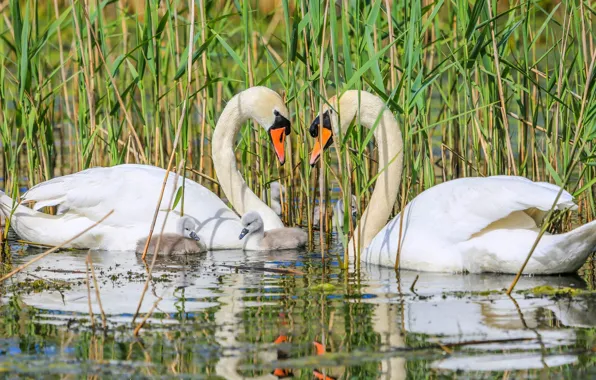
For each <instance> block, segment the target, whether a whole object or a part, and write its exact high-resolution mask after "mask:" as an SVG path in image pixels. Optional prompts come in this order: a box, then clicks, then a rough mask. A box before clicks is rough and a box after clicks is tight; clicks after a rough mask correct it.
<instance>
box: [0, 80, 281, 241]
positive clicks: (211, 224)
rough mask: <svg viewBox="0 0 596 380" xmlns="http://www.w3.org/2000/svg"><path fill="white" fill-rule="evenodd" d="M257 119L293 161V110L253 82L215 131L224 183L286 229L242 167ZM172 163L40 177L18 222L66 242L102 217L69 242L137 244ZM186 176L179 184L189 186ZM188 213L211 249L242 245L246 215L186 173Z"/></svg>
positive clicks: (4, 202) (238, 202)
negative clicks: (247, 133) (245, 132)
mask: <svg viewBox="0 0 596 380" xmlns="http://www.w3.org/2000/svg"><path fill="white" fill-rule="evenodd" d="M249 118H252V119H254V120H256V121H257V122H258V123H259V124H260V125H261V126H262V127H263V128H264V129H265V130H266V131H267V133H268V134H269V136H270V137H271V142H272V143H273V146H274V149H275V152H276V154H277V157H278V159H279V161H280V162H281V163H282V164H283V163H284V160H285V151H284V141H285V136H286V135H287V134H289V132H290V121H289V112H288V110H287V108H286V106H285V105H284V102H283V100H282V99H281V97H280V96H279V95H278V94H277V93H275V92H274V91H272V90H270V89H268V88H265V87H253V88H249V89H247V90H245V91H242V92H241V93H239V94H237V95H236V96H234V97H233V98H232V99H230V101H229V102H228V104H227V105H226V107H225V109H224V110H223V112H222V114H221V116H220V118H219V120H218V122H217V125H216V127H215V132H214V134H213V163H214V167H215V171H216V173H217V174H218V178H219V181H220V185H221V187H222V189H223V191H224V193H225V194H226V196H227V197H228V199H229V200H230V202H231V204H232V205H233V207H234V208H235V209H236V211H237V212H238V213H240V214H244V213H246V212H248V211H257V212H258V213H259V214H260V215H261V217H262V219H263V221H264V227H265V230H269V229H274V228H282V227H283V223H282V222H281V220H280V219H279V217H278V216H277V215H276V214H275V212H274V211H273V210H271V209H270V208H269V207H268V206H267V205H266V204H265V203H263V201H261V200H260V199H259V197H257V196H256V195H255V194H254V193H253V192H252V191H251V190H250V188H249V187H248V186H247V184H246V182H245V181H244V179H243V178H242V176H241V175H240V173H239V172H238V170H237V168H236V157H235V155H234V136H235V135H236V133H237V132H238V131H239V129H240V127H241V126H242V123H244V122H245V121H246V120H248V119H249ZM165 174H166V172H165V170H164V169H162V168H158V167H155V166H149V165H118V166H114V167H108V168H102V167H98V168H92V169H87V170H84V171H81V172H78V173H75V174H71V175H66V176H63V177H57V178H54V179H52V180H49V181H46V182H43V183H40V184H38V185H37V186H35V187H33V188H31V189H30V190H29V191H28V192H27V193H25V194H24V196H23V198H22V200H23V201H25V202H27V201H35V202H36V203H35V206H34V209H30V208H27V207H24V206H20V205H19V206H17V207H16V208H15V209H14V214H13V215H12V223H11V225H12V226H13V228H14V229H15V231H16V232H17V234H18V235H20V236H21V237H22V238H23V239H26V240H29V241H32V242H36V243H42V244H48V245H57V244H60V243H62V242H64V241H66V240H68V239H70V238H72V237H73V236H75V235H76V234H77V233H79V232H81V231H82V230H84V229H85V228H86V227H89V226H91V225H93V224H94V223H95V221H97V220H99V219H100V218H102V217H103V216H104V215H106V214H107V213H108V212H109V211H110V210H114V213H113V214H112V215H110V216H109V217H108V218H107V219H106V220H105V221H104V222H103V223H101V224H100V225H98V226H97V227H95V228H94V229H92V230H91V231H89V232H88V233H86V234H84V235H83V236H81V237H80V238H78V239H76V240H75V241H73V242H72V243H71V244H70V245H69V247H72V248H92V249H106V250H134V249H135V244H136V242H137V241H138V240H139V239H141V238H144V237H146V236H147V234H148V232H149V226H150V224H151V221H152V220H153V214H154V212H155V207H156V205H157V202H158V199H159V194H160V191H161V188H162V184H163V179H164V177H165ZM174 177H175V174H174V173H170V174H169V179H168V184H167V185H166V191H165V193H164V196H163V199H162V202H161V204H160V212H159V214H158V219H157V224H156V229H159V228H161V226H162V223H163V220H164V217H165V214H166V209H167V207H168V204H169V200H170V197H171V194H172V192H173V191H177V189H174V187H173V183H174ZM182 182H183V181H182V178H179V180H178V184H177V187H178V188H179V187H180V186H182ZM184 191H185V196H184V213H185V214H186V215H189V216H191V217H193V218H194V219H195V220H196V221H197V223H198V224H199V226H198V235H199V237H200V239H201V241H202V242H203V243H205V245H206V247H207V249H229V248H242V246H243V242H241V241H239V240H238V235H239V234H240V233H241V231H242V229H243V226H242V224H241V223H240V218H239V217H238V215H237V214H236V213H234V212H233V211H232V210H231V209H230V208H228V207H227V206H226V204H225V203H224V202H223V201H222V200H221V199H219V197H217V195H215V194H214V193H212V192H211V191H209V190H208V189H207V188H205V187H203V186H201V185H200V184H198V183H196V182H194V181H191V180H189V179H186V181H185V190H184ZM44 206H58V211H59V212H58V214H59V215H48V214H45V213H41V212H38V211H36V210H39V209H40V208H42V207H44ZM181 206H182V202H179V203H178V205H177V206H176V208H175V209H174V210H172V211H171V213H170V215H169V217H168V220H167V223H166V226H165V230H164V232H165V233H174V232H176V231H177V225H178V220H179V219H180V218H181V217H182V215H181ZM0 208H1V211H2V213H4V214H5V215H9V214H10V213H11V211H12V208H13V201H12V199H10V198H9V197H7V196H6V195H4V194H3V193H2V194H1V197H0Z"/></svg>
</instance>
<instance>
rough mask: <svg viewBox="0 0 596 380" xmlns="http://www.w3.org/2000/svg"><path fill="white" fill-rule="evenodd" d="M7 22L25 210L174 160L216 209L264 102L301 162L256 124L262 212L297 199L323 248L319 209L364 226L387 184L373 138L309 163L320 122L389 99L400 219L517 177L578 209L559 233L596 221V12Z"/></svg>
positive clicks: (362, 136)
mask: <svg viewBox="0 0 596 380" xmlns="http://www.w3.org/2000/svg"><path fill="white" fill-rule="evenodd" d="M191 6H194V7H195V17H194V19H195V23H194V32H192V35H190V33H191V30H193V28H191V25H190V20H191V9H190V7H191ZM0 12H1V15H2V17H0V31H1V32H0V33H1V34H0V37H1V38H0V137H1V139H2V140H1V145H2V148H1V149H2V152H1V154H2V157H3V159H2V165H1V167H2V169H1V170H2V173H3V178H4V188H5V189H6V192H7V193H9V194H12V195H13V196H16V195H18V193H19V191H20V190H22V189H23V188H27V187H30V186H32V185H34V184H36V183H39V182H41V181H44V180H46V179H49V178H52V177H54V176H58V175H63V174H68V173H72V172H76V171H80V170H83V169H85V168H88V167H93V166H111V165H117V164H121V163H134V162H138V163H147V164H152V165H157V166H161V167H166V166H167V165H168V162H169V157H170V156H171V155H173V157H174V159H175V162H174V163H173V164H172V165H171V166H172V167H178V166H179V165H180V163H181V162H184V163H185V165H184V166H185V167H186V168H187V169H186V170H185V171H184V172H185V173H184V174H185V175H186V176H187V177H188V178H192V179H194V180H196V181H198V182H200V183H202V184H203V185H205V186H207V187H209V188H211V189H213V190H214V191H215V192H216V193H217V192H219V189H218V186H217V182H216V178H217V175H216V173H214V171H213V165H212V161H211V157H210V152H211V145H210V139H211V135H212V132H213V128H214V127H215V123H216V121H217V118H218V116H219V114H220V112H221V110H222V108H223V106H224V105H225V102H226V101H227V100H228V99H230V98H231V97H232V96H233V95H234V94H236V93H238V92H239V91H241V90H243V89H245V88H247V87H249V86H254V85H264V86H268V87H270V88H273V89H274V90H276V91H278V92H279V93H281V94H282V95H283V96H284V98H285V100H286V102H287V104H288V108H289V109H290V111H291V113H292V122H293V125H292V134H291V136H290V137H291V139H289V142H288V143H287V144H288V146H287V155H288V157H287V162H286V164H285V165H284V166H280V165H279V164H278V162H277V160H276V158H275V154H274V153H273V151H272V149H271V147H270V146H269V139H268V137H267V136H266V134H265V133H264V132H263V131H261V130H260V129H259V128H257V127H255V125H254V124H253V123H247V125H246V126H245V127H244V128H243V130H242V132H241V134H240V136H239V137H238V140H237V156H238V160H239V166H240V168H241V169H240V170H241V171H243V175H244V178H245V179H246V180H247V182H248V183H249V184H250V186H251V188H252V189H253V190H254V191H255V192H256V193H257V195H263V194H265V192H266V190H267V188H268V185H269V183H271V182H272V181H276V180H279V181H280V182H281V183H282V184H283V185H285V188H286V193H285V194H284V197H283V199H282V201H283V207H282V209H283V214H284V220H285V221H286V222H287V223H288V224H298V225H302V226H308V229H309V231H310V232H311V233H312V231H313V228H312V216H313V212H314V211H313V210H314V206H315V205H316V204H317V203H319V202H320V203H324V204H325V205H326V207H327V209H330V208H331V205H330V202H329V200H331V199H337V198H339V197H343V198H344V200H345V201H344V205H346V207H349V205H350V201H349V199H350V197H351V194H355V195H356V196H357V197H358V200H359V209H360V211H362V209H363V207H364V206H365V205H366V203H367V199H368V197H369V195H370V193H371V189H372V187H373V186H374V178H375V174H376V172H377V170H379V169H381V170H382V168H378V167H377V166H378V165H377V164H376V159H375V155H376V150H375V145H374V139H373V138H371V137H372V135H371V134H370V133H369V131H368V130H367V129H363V128H361V127H360V126H358V125H355V126H354V128H352V129H351V130H350V132H349V133H348V136H340V138H341V139H344V140H346V141H348V144H347V145H345V146H343V147H342V148H341V150H339V151H336V152H333V151H331V153H327V154H326V159H325V160H324V161H322V163H321V164H320V165H317V167H314V168H311V167H310V165H309V163H308V158H309V152H310V150H311V148H312V145H313V143H314V141H313V140H312V138H310V136H309V134H308V127H309V125H310V122H311V121H312V120H313V119H314V118H315V117H316V116H317V115H318V110H319V108H320V106H321V105H322V104H323V103H324V101H325V99H326V98H328V97H331V96H332V95H334V94H336V93H339V92H341V91H344V90H346V89H364V90H367V91H370V92H373V93H375V94H377V95H379V96H380V97H381V98H383V99H385V101H386V104H387V106H388V107H389V108H390V109H391V110H392V111H393V112H394V114H395V115H396V117H397V118H398V121H399V124H400V127H401V128H402V133H403V136H404V143H405V147H404V149H405V151H404V153H405V160H404V164H405V168H404V177H403V178H404V179H403V181H402V185H401V186H402V189H401V192H400V197H399V200H398V202H397V203H396V205H395V208H394V212H396V213H397V212H399V210H400V209H401V208H402V207H403V206H404V205H405V203H407V201H408V200H410V199H412V198H413V197H414V196H416V195H417V194H419V193H420V192H421V191H423V190H424V189H427V188H429V187H431V186H433V185H435V184H436V183H439V182H441V181H446V180H450V179H453V178H460V177H466V176H487V175H496V174H509V175H521V176H524V177H527V178H530V179H533V180H540V181H548V182H552V183H556V184H559V185H565V186H566V188H567V189H568V190H569V191H570V192H571V193H572V194H573V195H574V196H576V197H577V201H578V203H579V206H580V210H579V211H580V212H579V220H577V221H576V220H571V218H567V219H565V220H564V221H563V223H559V224H558V225H557V226H555V228H558V229H566V228H568V227H570V225H571V224H573V223H577V222H581V223H583V222H586V221H589V220H592V219H594V218H595V217H596V200H595V198H596V186H595V184H596V144H595V140H596V90H595V88H596V86H595V85H594V84H595V83H594V82H595V78H596V68H595V67H594V62H595V61H596V48H595V46H594V43H595V34H594V26H595V25H596V23H595V21H596V2H594V1H550V0H549V1H541V2H533V1H529V2H522V1H508V2H507V1H500V2H496V1H482V0H480V1H477V2H470V1H463V0H454V1H444V0H437V1H433V2H431V1H428V0H423V1H412V2H411V1H405V0H395V1H390V0H383V1H364V0H351V1H348V0H341V1H340V0H338V1H330V0H325V1H320V2H317V1H305V0H301V1H299V0H296V1H290V0H283V1H260V2H251V1H238V2H235V1H206V0H196V1H194V2H192V1H187V0H172V1H158V0H147V1H145V2H139V1H126V0H118V1H107V2H100V1H98V0H95V1H93V0H86V1H72V0H70V1H69V0H53V1H48V2H38V1H33V0H23V1H18V0H9V1H4V2H2V3H1V4H0ZM191 41H192V43H190V44H189V42H191ZM189 45H191V46H193V49H191V51H192V57H191V66H190V67H191V72H190V73H188V72H187V71H188V70H187V62H188V58H189V57H188V55H189V53H188V51H189ZM180 123H181V124H180ZM179 125H180V128H181V129H180V139H179V142H178V143H177V144H174V140H177V139H176V137H177V136H176V135H177V133H176V132H177V129H178V126H179ZM219 193H220V195H221V192H219ZM321 199H323V200H326V201H321ZM346 211H347V210H346ZM346 215H349V212H346ZM325 219H327V223H324V224H323V228H324V230H325V231H327V232H329V231H330V230H331V227H330V223H329V217H327V218H325ZM347 222H349V221H348V220H347ZM353 227H354V226H353V225H351V223H345V227H344V231H343V233H349V232H350V230H351V229H353ZM321 236H322V237H324V236H326V235H325V234H322V235H321ZM327 236H328V235H327ZM321 239H323V238H321Z"/></svg>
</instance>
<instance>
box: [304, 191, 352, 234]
mask: <svg viewBox="0 0 596 380" xmlns="http://www.w3.org/2000/svg"><path fill="white" fill-rule="evenodd" d="M357 203H358V201H357V199H356V196H355V195H352V204H351V208H350V213H351V215H352V221H353V224H354V225H356V215H357V214H358V209H357ZM319 207H320V206H319V205H317V206H316V207H315V209H314V215H313V222H312V225H313V226H314V227H319V224H320V218H321V215H320V208H319ZM344 214H345V213H344V201H343V199H339V200H338V201H337V202H336V203H335V206H333V227H335V228H340V229H341V228H343V226H344Z"/></svg>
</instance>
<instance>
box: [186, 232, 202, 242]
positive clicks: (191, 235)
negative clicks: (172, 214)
mask: <svg viewBox="0 0 596 380" xmlns="http://www.w3.org/2000/svg"><path fill="white" fill-rule="evenodd" d="M189 235H190V238H191V239H195V240H196V241H199V240H201V238H200V237H199V235H197V233H196V232H194V231H190V234H189Z"/></svg>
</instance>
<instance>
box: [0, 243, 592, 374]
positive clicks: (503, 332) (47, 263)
mask: <svg viewBox="0 0 596 380" xmlns="http://www.w3.org/2000/svg"><path fill="white" fill-rule="evenodd" d="M33 254H34V252H33V251H28V254H26V255H23V256H20V257H15V259H14V261H15V263H17V264H18V263H22V262H25V261H27V260H30V259H31V258H32V257H33ZM91 257H92V260H93V263H94V267H95V271H96V273H97V275H98V280H99V287H100V294H101V300H102V304H103V309H104V311H105V313H106V315H107V317H108V322H109V323H108V325H109V332H108V334H107V335H106V336H105V337H103V336H101V334H100V335H99V336H98V335H94V334H92V333H91V332H90V330H89V322H88V319H89V307H90V306H89V297H88V289H87V284H86V269H85V268H86V267H85V259H86V252H61V253H57V254H54V255H50V256H48V257H46V258H44V259H42V260H40V261H39V262H37V263H36V264H34V265H33V266H32V267H31V268H28V270H27V271H25V272H23V273H20V274H18V275H17V276H15V277H14V278H13V279H11V281H10V282H11V283H12V284H13V285H17V286H18V287H22V288H23V290H27V289H25V287H23V283H24V281H25V280H27V279H29V280H39V279H45V280H44V281H46V280H49V281H51V282H52V283H61V282H62V281H64V282H68V283H70V284H71V287H70V288H69V289H66V290H61V291H57V290H52V289H50V290H47V291H43V292H36V291H35V290H31V291H29V290H30V289H28V291H25V292H22V293H20V294H19V295H18V297H15V296H14V295H13V294H12V293H10V292H9V293H6V294H5V296H4V298H3V303H4V307H3V314H2V321H3V322H2V323H1V324H0V327H1V328H2V329H3V331H1V332H0V351H2V352H5V353H8V355H11V357H12V359H17V360H12V361H11V363H14V364H10V366H9V368H12V370H20V371H24V372H30V371H35V368H39V369H40V370H41V369H43V368H44V363H46V364H47V360H48V357H49V355H50V353H51V356H52V357H54V359H56V360H57V361H58V362H59V363H61V365H60V366H57V367H56V368H58V369H57V370H56V373H67V372H68V373H70V372H71V371H75V372H76V371H82V372H91V373H94V374H105V371H108V370H109V371H112V370H113V368H112V369H110V368H111V365H108V364H106V366H103V367H101V366H99V367H98V366H96V365H97V363H98V362H102V361H104V360H106V359H107V358H109V360H111V361H114V363H116V362H117V363H120V364H118V371H120V372H118V373H121V374H123V373H124V374H129V375H130V374H134V373H144V374H147V375H155V374H169V375H172V374H181V373H187V374H207V375H209V374H212V375H219V376H221V377H224V378H228V379H243V378H252V379H276V378H283V377H285V376H290V375H294V376H298V377H300V376H302V377H305V378H328V379H331V378H349V377H357V378H387V379H404V378H406V377H409V376H417V375H422V374H425V373H427V372H428V371H435V372H436V371H438V372H444V371H454V370H464V371H470V373H473V372H474V371H505V370H516V369H517V370H530V369H535V370H543V369H544V368H551V369H552V367H555V368H559V369H560V370H562V371H572V372H573V371H579V372H580V373H583V372H582V371H586V370H587V371H590V370H592V371H593V369H594V360H593V358H592V357H591V356H590V354H589V353H588V352H589V350H590V349H591V347H592V346H593V345H594V336H595V335H596V334H595V333H594V331H595V330H594V326H595V325H596V315H595V314H594V313H593V310H594V306H595V305H594V303H595V302H596V298H595V297H594V296H591V295H585V296H578V297H573V298H570V297H559V298H552V297H550V298H543V297H533V296H527V295H526V294H521V293H516V294H515V295H514V296H513V297H507V296H506V295H504V294H503V293H497V292H496V291H499V290H501V289H503V288H506V287H507V286H508V285H509V284H510V282H511V280H512V276H498V275H492V274H486V275H448V274H433V273H417V272H409V271H402V272H401V273H400V274H399V276H398V275H396V273H395V272H394V271H393V270H390V269H387V268H380V267H375V266H366V267H363V268H361V271H360V272H358V273H354V272H351V273H350V274H347V275H346V274H345V273H343V272H342V271H340V270H339V269H338V267H337V263H335V262H333V261H329V262H328V263H327V264H328V265H327V267H326V269H325V270H323V265H322V262H321V260H320V258H319V257H318V255H316V254H308V253H305V252H300V251H281V252H262V253H261V252H243V251H218V252H208V253H206V254H201V255H197V256H194V257H160V258H158V259H157V261H156V265H155V268H154V273H153V281H152V282H151V285H150V287H149V291H148V292H147V295H146V296H145V300H144V302H143V305H142V307H141V313H146V312H148V311H149V310H150V309H151V308H152V307H153V305H154V303H155V302H156V301H157V300H158V299H160V298H161V301H159V302H158V303H157V308H156V310H155V313H154V315H153V316H152V317H151V318H150V319H149V321H148V324H147V325H146V327H145V329H144V331H143V332H142V334H141V335H142V340H140V341H137V340H135V339H134V338H133V337H132V334H131V332H132V327H131V321H132V318H133V315H134V314H135V311H136V309H137V305H138V301H139V297H140V294H141V292H142V289H143V286H144V282H145V279H146V277H145V276H146V266H145V263H144V262H143V261H142V260H141V259H140V258H139V257H137V256H136V255H135V254H134V253H123V252H91ZM417 277H418V279H417V280H416V281H415V279H416V278H417ZM414 282H415V285H414V286H413V287H412V284H413V283H414ZM321 283H326V284H329V285H328V286H327V287H324V288H321V287H315V286H316V285H318V284H321ZM543 285H550V286H553V287H572V288H586V287H587V284H586V282H585V281H584V280H583V279H582V278H581V277H579V276H559V277H523V278H522V279H521V281H520V282H519V284H518V287H517V289H518V290H524V289H531V288H534V287H536V286H543ZM411 287H412V289H410V288H411ZM50 288H52V287H51V286H50ZM9 290H10V284H9ZM12 290H14V289H12ZM27 306H28V307H30V308H27ZM91 308H92V311H93V313H94V315H95V317H96V318H97V317H98V315H99V313H100V310H99V306H98V302H97V300H96V299H95V293H94V291H93V290H92V291H91ZM24 310H27V313H31V310H34V311H35V313H34V314H27V313H25V312H24ZM14 321H16V322H14ZM15 323H16V324H15ZM26 323H29V324H30V325H31V326H32V327H31V328H32V329H33V330H31V331H34V332H35V333H34V334H33V337H32V336H31V334H29V333H27V332H24V331H28V330H23V328H22V326H23V324H26ZM50 326H52V327H51V329H49V330H48V328H49V327H50ZM40 332H43V333H40ZM36 334H37V335H36ZM31 341H34V342H35V344H33V345H31V344H28V342H31ZM486 341H488V342H487V343H482V342H486ZM462 342H468V343H474V344H469V345H468V344H466V345H461V346H458V344H461V343H462ZM437 343H440V345H441V346H442V347H443V349H440V348H438V347H439V346H437ZM40 344H41V345H42V346H44V347H48V348H50V351H39V349H38V346H39V345H40ZM450 345H453V346H450ZM15 347H19V350H18V351H17V350H15ZM108 354H109V355H108ZM106 355H108V356H106ZM586 355H587V357H588V358H589V359H587V360H586V359H585V357H586ZM75 358H76V359H78V360H79V361H80V360H83V361H84V362H85V363H87V364H86V366H83V367H81V368H82V369H81V368H79V367H77V368H79V369H76V370H75V369H73V364H72V359H75ZM6 363H7V362H5V361H3V360H0V365H8V364H6ZM19 363H21V364H19ZM110 373H112V372H110ZM574 373H575V372H574Z"/></svg>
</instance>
